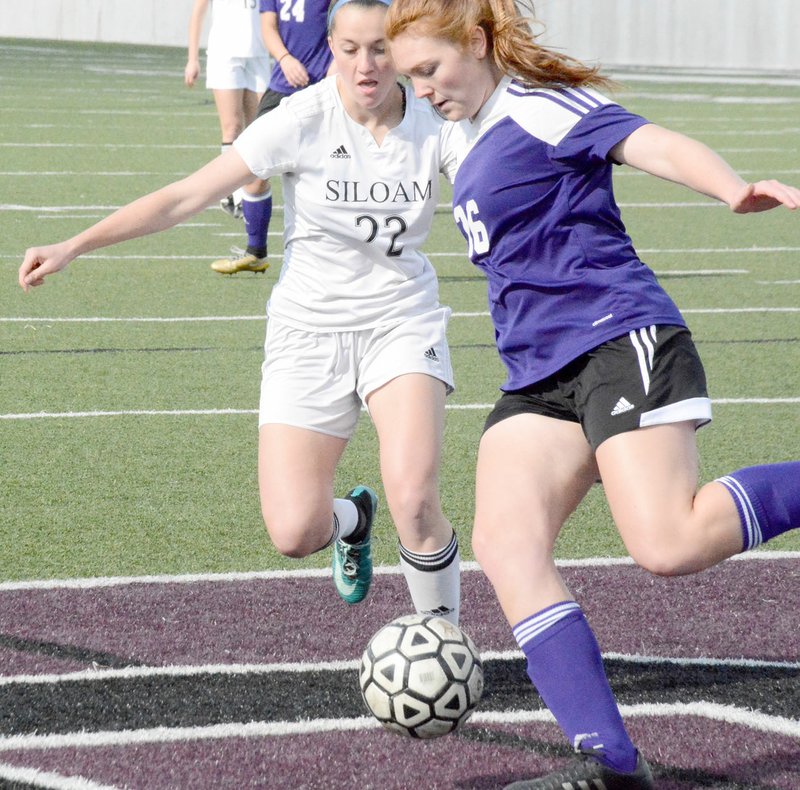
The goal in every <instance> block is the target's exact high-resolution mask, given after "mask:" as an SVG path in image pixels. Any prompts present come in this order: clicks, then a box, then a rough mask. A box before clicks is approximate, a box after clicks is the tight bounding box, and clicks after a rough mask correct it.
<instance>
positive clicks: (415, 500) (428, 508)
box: [386, 485, 441, 538]
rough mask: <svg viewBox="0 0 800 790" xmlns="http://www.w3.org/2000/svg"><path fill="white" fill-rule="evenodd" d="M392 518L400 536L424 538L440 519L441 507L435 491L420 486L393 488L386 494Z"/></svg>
mask: <svg viewBox="0 0 800 790" xmlns="http://www.w3.org/2000/svg"><path fill="white" fill-rule="evenodd" d="M386 496H387V500H388V504H389V508H390V510H391V512H392V518H393V519H394V521H395V524H396V525H397V528H398V531H399V532H400V533H401V534H402V535H417V536H418V537H420V538H422V537H425V536H426V533H427V532H428V531H429V529H430V527H431V526H432V525H435V524H436V523H438V520H439V519H440V518H441V506H440V504H439V496H438V494H437V492H436V491H429V490H427V489H425V488H424V487H421V486H414V485H400V486H393V487H392V489H391V491H389V490H387V492H386Z"/></svg>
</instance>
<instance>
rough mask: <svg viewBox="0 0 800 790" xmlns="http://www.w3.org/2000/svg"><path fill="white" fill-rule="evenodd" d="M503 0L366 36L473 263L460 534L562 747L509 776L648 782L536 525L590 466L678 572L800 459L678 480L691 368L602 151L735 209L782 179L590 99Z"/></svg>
mask: <svg viewBox="0 0 800 790" xmlns="http://www.w3.org/2000/svg"><path fill="white" fill-rule="evenodd" d="M528 21H529V20H526V19H523V18H522V17H520V16H518V15H517V12H516V10H515V8H514V4H513V2H512V0H394V2H393V3H392V5H391V6H390V8H389V14H388V15H387V37H388V38H389V40H390V42H391V52H392V57H393V59H394V62H395V65H396V67H397V69H398V71H400V72H401V73H404V74H406V75H408V76H409V77H410V78H411V80H412V83H413V85H414V88H415V91H416V94H417V95H418V96H420V97H423V96H424V97H427V98H428V99H429V100H430V101H431V103H432V104H433V105H434V107H436V108H437V110H438V111H439V112H440V114H441V115H443V116H444V117H445V118H447V119H448V120H450V121H454V122H455V123H452V124H446V125H445V131H444V133H443V137H442V145H443V161H445V162H449V167H448V174H449V175H450V176H451V178H452V180H453V192H454V196H453V211H454V215H455V219H456V222H457V223H458V226H459V228H460V229H461V231H462V232H463V234H464V236H465V237H466V239H467V243H468V247H469V256H470V258H471V259H472V261H473V262H474V263H475V264H476V265H477V266H479V267H480V268H481V269H482V270H483V271H484V272H485V274H486V277H487V279H488V289H489V306H490V311H491V315H492V320H493V322H494V326H495V334H496V339H497V346H498V349H499V351H500V355H501V357H502V359H503V362H504V363H505V365H506V367H507V369H508V380H507V381H506V383H505V384H504V385H503V387H502V389H503V390H504V394H503V396H502V397H501V398H500V400H499V401H498V403H497V404H496V406H495V408H494V410H493V411H492V412H491V414H490V415H489V417H488V419H487V422H486V427H485V430H484V434H483V437H482V439H481V444H480V449H479V454H478V462H477V483H476V486H477V488H476V515H475V527H474V534H473V548H474V551H475V555H476V557H477V559H478V560H479V562H480V564H481V566H482V568H483V570H484V571H485V572H486V574H487V576H488V577H489V579H490V580H491V582H492V584H493V586H494V588H495V591H496V593H497V596H498V599H499V601H500V604H501V606H502V607H503V611H504V614H505V615H506V617H507V619H508V621H509V623H510V625H511V626H512V628H513V631H514V635H515V637H516V639H517V642H518V644H519V645H520V648H521V649H522V651H523V652H524V653H525V655H526V657H527V661H528V674H529V676H530V678H531V680H532V682H533V683H534V685H535V686H536V688H537V689H538V691H539V693H540V695H541V697H542V698H543V700H544V702H545V703H546V704H547V706H548V708H549V709H550V711H551V712H552V713H553V715H554V716H555V718H556V720H557V721H558V723H559V725H560V726H561V728H562V730H563V731H564V733H565V734H566V735H567V737H568V738H569V740H570V741H571V742H572V743H573V745H574V747H575V750H576V751H577V752H578V753H579V754H578V756H577V757H576V760H575V761H574V762H573V763H572V764H570V765H569V766H568V767H567V768H565V769H564V770H562V771H559V772H557V773H556V774H553V775H550V776H548V777H545V778H543V779H538V780H536V779H534V780H526V781H521V782H517V783H514V785H513V787H514V788H520V789H522V788H526V789H528V790H529V789H530V788H555V787H559V788H560V787H562V786H563V787H586V788H595V790H597V789H598V788H606V790H612V789H613V788H650V787H652V786H653V779H652V775H651V772H650V769H649V767H648V765H647V762H646V761H645V760H644V758H643V757H642V756H641V755H639V753H638V752H637V750H636V748H635V747H634V745H633V744H632V743H631V741H630V738H629V737H628V734H627V732H626V730H625V727H624V725H623V722H622V719H621V717H620V714H619V710H618V707H617V704H616V701H615V699H614V696H613V693H612V691H611V688H610V686H609V684H608V681H607V679H606V675H605V671H604V668H603V663H602V658H601V653H600V648H599V647H598V644H597V642H596V640H595V637H594V634H593V633H592V631H591V629H590V627H589V625H588V623H587V621H586V619H585V617H584V615H583V613H582V611H581V608H580V606H579V605H578V604H577V603H576V601H575V600H574V598H573V597H572V595H571V593H570V592H569V590H568V589H567V588H566V586H565V585H564V582H563V581H562V579H561V577H560V575H559V573H558V570H557V569H556V566H555V563H554V560H553V546H554V543H555V541H556V538H557V536H558V534H559V532H560V530H561V528H562V526H563V524H564V522H565V521H566V519H567V517H568V516H569V515H570V514H571V513H572V511H573V510H574V509H575V508H576V507H577V505H578V504H579V503H580V501H581V500H582V499H583V498H584V496H585V495H586V493H587V492H588V491H589V489H590V488H591V486H592V485H593V484H594V483H595V482H596V481H597V480H601V481H602V484H603V486H604V489H605V494H606V497H607V499H608V502H609V505H610V509H611V513H612V515H613V518H614V521H615V523H616V526H617V528H618V530H619V532H620V534H621V536H622V538H623V540H624V542H625V545H626V547H627V549H628V551H629V552H630V554H631V556H632V557H633V558H634V559H635V560H636V562H637V563H639V564H640V565H641V566H643V567H644V568H646V569H648V570H650V571H652V572H653V573H657V574H660V575H667V576H668V575H678V574H688V573H694V572H697V571H700V570H703V569H704V568H708V567H710V566H712V565H714V564H716V563H718V562H720V561H722V560H724V559H726V558H728V557H731V556H732V555H734V554H737V553H739V552H741V551H746V550H748V549H752V548H755V547H756V546H758V545H759V544H761V543H762V542H764V541H767V540H769V539H770V538H773V537H775V536H776V535H779V534H780V533H782V532H786V531H788V530H790V529H794V528H797V527H800V462H797V461H787V462H786V463H780V464H774V465H769V466H757V467H750V468H746V469H741V470H739V471H736V472H732V473H731V474H729V475H727V476H726V477H723V478H720V479H719V480H716V481H714V482H711V483H708V484H707V485H704V486H702V487H701V488H700V489H699V490H698V458H697V448H696V442H695V431H696V429H697V428H698V427H699V426H700V425H702V424H703V423H705V422H708V421H709V420H710V418H711V409H710V400H709V398H708V394H707V391H706V382H705V375H704V372H703V367H702V364H701V362H700V359H699V357H698V355H697V352H696V350H695V348H694V345H693V343H692V339H691V335H690V333H689V331H688V329H687V328H686V324H685V322H684V320H683V318H682V317H681V314H680V312H679V311H678V309H677V307H676V306H675V304H674V303H673V302H672V300H671V299H670V298H669V296H668V295H667V294H666V293H665V292H664V290H663V289H662V288H661V286H660V285H659V283H658V281H657V279H656V278H655V276H654V275H653V273H652V272H651V271H650V269H648V268H647V267H646V266H645V265H644V264H643V263H642V262H641V261H640V260H639V258H638V256H637V254H636V252H635V250H634V248H633V245H632V243H631V240H630V238H629V237H628V235H627V233H626V231H625V228H624V226H623V224H622V221H621V218H620V212H619V209H618V207H617V204H616V202H615V200H614V195H613V191H612V178H611V170H612V166H613V164H614V163H620V164H628V165H631V166H632V167H635V168H638V169H639V170H643V171H646V172H648V173H651V174H653V175H656V176H659V177H661V178H664V179H667V180H670V181H674V182H676V183H680V184H684V185H685V186H688V187H690V188H691V189H694V190H696V191H698V192H700V193H702V194H705V195H709V196H711V197H714V198H717V199H718V200H721V201H723V202H724V203H726V204H727V205H728V206H729V207H730V208H731V209H732V210H733V211H734V212H736V213H748V212H757V211H765V210H768V209H772V208H774V207H777V206H786V207H788V208H790V209H796V208H797V207H798V206H800V191H799V190H797V189H795V188H793V187H789V186H786V185H784V184H781V183H779V182H777V181H759V182H757V183H755V184H747V183H745V182H744V181H743V180H742V179H741V178H740V177H739V176H738V175H737V174H736V173H734V172H733V171H732V169H731V168H730V167H729V166H728V165H727V164H726V163H725V162H724V161H723V160H722V159H720V157H719V156H717V155H716V154H715V153H714V152H712V151H711V150H710V149H708V148H707V147H706V146H704V145H702V144H701V143H699V142H697V141H694V140H692V139H690V138H687V137H685V136H683V135H680V134H677V133H674V132H671V131H668V130H666V129H663V128H661V127H658V126H655V125H653V124H651V123H648V122H647V121H646V120H645V119H644V118H641V117H640V116H637V115H634V114H632V113H629V112H627V111H626V110H624V109H623V108H622V107H620V106H619V105H617V104H615V103H614V102H612V101H610V100H609V99H607V98H605V96H603V95H602V94H601V93H599V92H597V90H595V88H601V89H602V88H604V87H609V83H608V82H607V81H606V80H605V79H604V78H602V77H601V76H600V75H599V73H598V71H597V69H595V68H590V67H588V66H586V65H584V64H582V63H580V62H578V61H575V60H573V59H571V58H568V57H566V56H564V55H562V54H561V53H558V52H554V51H551V50H547V49H545V48H543V47H540V46H539V45H537V44H536V43H535V38H534V37H533V36H532V34H531V28H530V27H529V24H528Z"/></svg>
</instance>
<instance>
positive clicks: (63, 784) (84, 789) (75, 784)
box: [0, 763, 119, 790]
mask: <svg viewBox="0 0 800 790" xmlns="http://www.w3.org/2000/svg"><path fill="white" fill-rule="evenodd" d="M0 779H7V780H8V781H9V782H16V783H20V784H24V785H25V786H26V787H43V788H47V789H48V790H119V788H117V787H116V785H102V784H98V783H97V782H92V781H90V780H89V779H84V777H82V776H63V775H62V774H57V773H53V772H52V771H40V770H39V769H38V768H23V767H22V766H19V765H10V764H9V763H0Z"/></svg>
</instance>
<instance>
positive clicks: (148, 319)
mask: <svg viewBox="0 0 800 790" xmlns="http://www.w3.org/2000/svg"><path fill="white" fill-rule="evenodd" d="M798 250H800V247H799V248H798ZM741 271H742V270H736V269H728V270H716V271H714V270H710V269H709V270H706V271H705V272H703V271H702V270H699V269H695V270H693V271H691V272H688V271H680V270H677V271H672V272H662V274H701V273H703V274H705V273H710V274H731V273H734V274H739V273H741ZM681 312H682V313H684V314H686V315H730V314H737V313H800V307H689V308H684V309H683V310H681ZM450 317H451V318H489V312H488V311H487V310H476V311H474V312H458V311H454V312H453V313H451V314H450ZM266 318H267V317H266V315H186V316H166V317H165V316H126V317H116V316H76V317H58V316H0V323H4V324H48V323H50V324H114V323H118V324H125V323H130V324H136V323H141V324H181V323H192V322H196V323H206V322H210V321H266Z"/></svg>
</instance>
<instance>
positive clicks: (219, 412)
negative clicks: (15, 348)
mask: <svg viewBox="0 0 800 790" xmlns="http://www.w3.org/2000/svg"><path fill="white" fill-rule="evenodd" d="M711 402H712V403H713V404H715V405H721V406H773V405H782V404H792V403H800V397H797V398H795V397H787V398H712V399H711ZM492 408H494V404H493V403H453V404H448V405H446V406H445V410H447V411H489V410H491V409H492ZM247 414H251V415H252V414H258V409H126V410H119V411H113V410H112V411H62V412H58V411H35V412H18V413H16V414H14V413H11V414H0V420H48V419H50V420H76V419H85V418H89V417H214V416H228V415H234V416H241V415H247Z"/></svg>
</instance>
